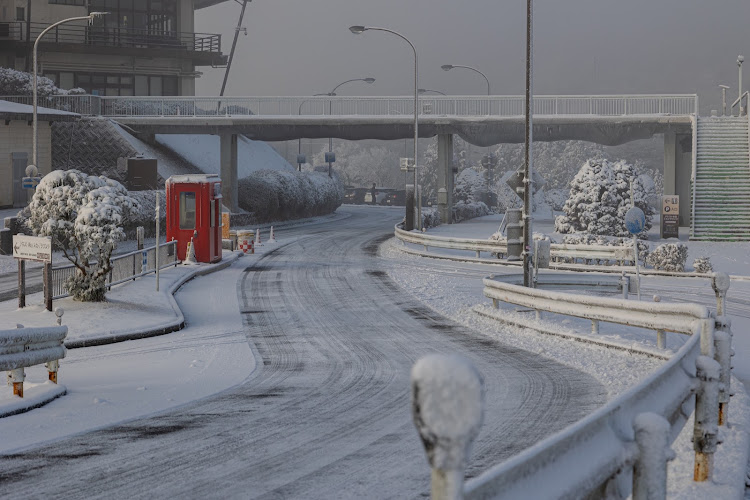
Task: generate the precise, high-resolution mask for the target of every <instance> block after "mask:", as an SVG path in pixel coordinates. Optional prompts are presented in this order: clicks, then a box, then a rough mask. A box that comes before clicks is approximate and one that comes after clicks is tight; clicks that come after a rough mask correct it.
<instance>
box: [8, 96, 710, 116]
mask: <svg viewBox="0 0 750 500" xmlns="http://www.w3.org/2000/svg"><path fill="white" fill-rule="evenodd" d="M0 99H6V100H12V101H15V102H23V103H24V104H30V103H31V99H30V98H19V97H18V96H10V97H0ZM697 102H698V101H697V96H695V95H619V96H618V95H596V96H593V95H592V96H584V95H558V96H554V95H548V96H545V95H539V96H535V97H534V113H535V114H537V115H547V116H550V115H552V116H555V115H560V116H563V115H596V116H626V115H644V114H648V115H653V114H664V115H691V114H695V113H697V109H698V106H697ZM39 105H40V106H45V107H50V108H55V109H62V110H66V111H74V112H77V113H81V114H85V115H99V114H100V115H102V116H111V117H131V116H143V117H148V116H153V117H156V116H158V117H164V116H170V117H176V116H201V117H202V116H251V115H260V116H298V115H301V116H323V115H334V116H352V115H353V116H412V115H413V114H414V99H413V97H411V96H394V97H340V96H332V97H329V96H319V97H306V96H302V97H100V96H89V95H84V96H50V97H46V98H44V99H40V102H39ZM419 107H420V109H419V113H420V115H438V116H495V117H498V116H500V117H502V116H522V115H523V114H524V96H429V97H425V96H421V97H420V99H419Z"/></svg>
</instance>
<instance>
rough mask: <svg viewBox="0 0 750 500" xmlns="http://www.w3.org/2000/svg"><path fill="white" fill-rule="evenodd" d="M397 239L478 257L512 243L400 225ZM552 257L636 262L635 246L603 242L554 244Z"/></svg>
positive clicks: (499, 251) (504, 251)
mask: <svg viewBox="0 0 750 500" xmlns="http://www.w3.org/2000/svg"><path fill="white" fill-rule="evenodd" d="M394 234H395V236H396V238H398V239H399V240H401V241H403V242H404V243H412V244H415V245H422V246H423V247H424V249H425V251H427V250H429V248H430V247H433V248H447V249H451V250H465V251H469V252H475V254H476V256H477V257H480V256H481V252H486V253H491V254H492V253H494V254H498V255H501V256H503V255H507V253H508V246H507V244H506V243H505V242H504V241H492V240H483V239H477V238H451V237H445V236H433V235H430V234H428V233H419V232H413V231H404V230H403V229H401V228H400V227H398V226H396V227H395V229H394ZM550 258H551V259H552V261H556V262H565V261H571V260H572V261H573V262H574V263H575V262H577V261H578V260H582V261H584V263H586V262H590V261H606V262H617V263H619V264H623V263H629V264H633V265H634V263H635V255H634V253H633V247H629V246H628V247H626V246H603V245H567V244H564V243H553V244H551V245H550Z"/></svg>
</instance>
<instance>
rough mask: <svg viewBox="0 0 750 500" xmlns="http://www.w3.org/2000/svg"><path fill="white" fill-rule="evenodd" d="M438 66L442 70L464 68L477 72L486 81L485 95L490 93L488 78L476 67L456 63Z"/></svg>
mask: <svg viewBox="0 0 750 500" xmlns="http://www.w3.org/2000/svg"><path fill="white" fill-rule="evenodd" d="M440 67H441V68H442V69H443V71H450V70H452V69H453V68H465V69H470V70H472V71H475V72H477V73H479V74H480V75H482V76H483V77H484V81H486V82H487V95H490V80H489V79H488V78H487V75H485V74H484V73H482V72H481V71H479V70H478V69H477V68H472V67H471V66H461V65H458V64H443V65H442V66H440Z"/></svg>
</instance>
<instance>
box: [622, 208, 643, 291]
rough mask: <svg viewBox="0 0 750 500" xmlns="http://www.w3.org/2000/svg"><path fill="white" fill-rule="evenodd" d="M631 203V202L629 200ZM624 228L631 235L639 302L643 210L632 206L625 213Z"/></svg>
mask: <svg viewBox="0 0 750 500" xmlns="http://www.w3.org/2000/svg"><path fill="white" fill-rule="evenodd" d="M631 203H632V200H631ZM625 227H626V228H627V230H628V232H629V233H630V234H632V235H633V255H634V257H635V276H636V281H637V283H636V285H637V287H638V288H637V292H638V300H641V272H640V270H639V266H638V234H639V233H640V232H641V231H643V229H644V228H645V227H646V214H644V213H643V210H641V209H640V208H638V207H636V206H635V205H633V206H632V207H630V209H628V211H627V212H626V213H625Z"/></svg>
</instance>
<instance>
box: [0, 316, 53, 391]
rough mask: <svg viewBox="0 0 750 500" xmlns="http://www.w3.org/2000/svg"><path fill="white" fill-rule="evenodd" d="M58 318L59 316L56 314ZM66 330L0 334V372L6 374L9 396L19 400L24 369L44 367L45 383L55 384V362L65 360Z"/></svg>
mask: <svg viewBox="0 0 750 500" xmlns="http://www.w3.org/2000/svg"><path fill="white" fill-rule="evenodd" d="M60 314H62V313H60ZM67 334H68V327H67V326H49V327H41V328H24V327H23V326H22V325H18V328H16V329H12V330H0V370H3V371H7V372H8V383H9V384H10V383H12V384H13V394H15V395H17V396H20V397H23V382H24V379H25V378H26V374H25V372H24V368H28V367H30V366H35V365H40V364H42V363H45V364H46V367H47V371H48V372H49V380H50V381H52V382H54V383H57V369H58V366H59V362H58V361H59V360H60V359H62V358H64V357H65V347H64V346H63V341H64V340H65V337H66V335H67Z"/></svg>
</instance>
